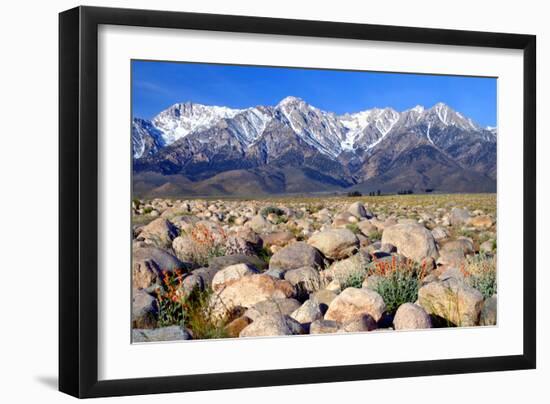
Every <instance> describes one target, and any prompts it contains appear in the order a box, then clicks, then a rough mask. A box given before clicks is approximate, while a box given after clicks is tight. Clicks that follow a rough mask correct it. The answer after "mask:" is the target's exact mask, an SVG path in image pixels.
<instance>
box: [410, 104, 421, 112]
mask: <svg viewBox="0 0 550 404" xmlns="http://www.w3.org/2000/svg"><path fill="white" fill-rule="evenodd" d="M409 111H412V112H416V113H418V114H421V113H422V112H424V107H423V106H422V105H416V106H415V107H413V108H411V109H409Z"/></svg>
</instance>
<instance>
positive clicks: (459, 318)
mask: <svg viewBox="0 0 550 404" xmlns="http://www.w3.org/2000/svg"><path fill="white" fill-rule="evenodd" d="M418 303H419V304H420V306H422V307H423V308H424V310H426V311H427V312H428V313H430V314H434V315H436V316H439V317H441V318H443V319H445V320H447V321H449V322H450V323H452V324H454V325H456V326H459V327H471V326H475V325H477V324H479V316H480V313H481V307H482V306H483V296H482V295H481V293H480V292H479V291H477V290H475V289H474V288H472V287H470V286H468V285H466V284H465V283H463V282H461V281H459V280H457V279H454V278H450V279H447V280H444V281H437V282H430V283H428V284H426V285H424V286H422V287H421V288H420V289H419V290H418Z"/></svg>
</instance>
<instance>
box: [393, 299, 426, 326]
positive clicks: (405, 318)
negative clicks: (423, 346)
mask: <svg viewBox="0 0 550 404" xmlns="http://www.w3.org/2000/svg"><path fill="white" fill-rule="evenodd" d="M393 325H394V327H395V329H396V330H411V329H422V328H432V321H431V320H430V316H429V315H428V313H426V311H425V310H424V309H423V308H422V307H420V306H418V305H416V304H413V303H405V304H402V305H401V306H399V308H398V309H397V311H396V312H395V317H394V318H393Z"/></svg>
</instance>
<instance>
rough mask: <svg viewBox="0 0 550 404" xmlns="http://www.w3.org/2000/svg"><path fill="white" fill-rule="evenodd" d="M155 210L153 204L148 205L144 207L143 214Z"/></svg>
mask: <svg viewBox="0 0 550 404" xmlns="http://www.w3.org/2000/svg"><path fill="white" fill-rule="evenodd" d="M152 211H153V208H152V207H151V206H146V207H144V208H143V214H145V215H148V214H149V213H151V212H152Z"/></svg>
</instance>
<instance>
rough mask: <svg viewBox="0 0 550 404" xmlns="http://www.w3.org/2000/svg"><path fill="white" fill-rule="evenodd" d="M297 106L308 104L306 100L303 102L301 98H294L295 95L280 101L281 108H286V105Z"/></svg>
mask: <svg viewBox="0 0 550 404" xmlns="http://www.w3.org/2000/svg"><path fill="white" fill-rule="evenodd" d="M295 104H306V102H305V101H304V100H302V99H301V98H300V97H294V96H293V95H289V96H287V97H285V98H283V99H282V100H281V101H279V104H277V105H279V106H285V105H295Z"/></svg>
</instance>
